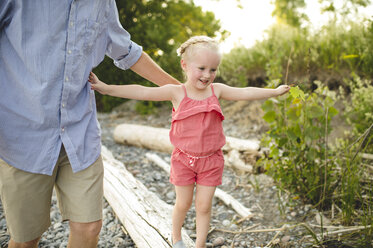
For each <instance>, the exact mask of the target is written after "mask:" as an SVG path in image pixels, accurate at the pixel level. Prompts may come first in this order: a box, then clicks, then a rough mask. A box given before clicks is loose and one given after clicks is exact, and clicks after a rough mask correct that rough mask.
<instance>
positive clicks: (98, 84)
mask: <svg viewBox="0 0 373 248" xmlns="http://www.w3.org/2000/svg"><path fill="white" fill-rule="evenodd" d="M88 81H89V82H90V83H91V89H92V90H95V91H98V92H99V93H101V94H103V95H106V94H107V93H108V85H107V84H105V83H104V82H102V81H100V80H99V79H98V77H97V76H96V75H95V74H94V73H93V72H90V73H89V78H88Z"/></svg>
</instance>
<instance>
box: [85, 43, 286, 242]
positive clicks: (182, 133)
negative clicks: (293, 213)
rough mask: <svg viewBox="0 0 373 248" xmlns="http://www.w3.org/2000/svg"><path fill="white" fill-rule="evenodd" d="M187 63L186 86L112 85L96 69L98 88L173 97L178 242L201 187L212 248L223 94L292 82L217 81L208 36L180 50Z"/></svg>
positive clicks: (215, 55)
mask: <svg viewBox="0 0 373 248" xmlns="http://www.w3.org/2000/svg"><path fill="white" fill-rule="evenodd" d="M178 53H179V54H180V56H181V68H182V69H183V71H184V72H185V74H186V82H185V83H184V84H183V85H171V84H168V85H164V86H162V87H144V86H141V85H107V84H105V83H103V82H101V81H100V80H99V79H98V78H97V77H96V75H95V74H93V73H91V74H90V77H89V81H90V82H91V86H92V89H94V90H96V91H98V92H100V93H101V94H108V95H111V96H117V97H122V98H130V99H137V100H148V101H171V102H172V105H173V109H172V123H171V130H170V140H171V143H172V144H173V145H174V147H175V148H174V150H173V152H172V156H171V172H170V182H171V183H172V184H174V185H175V191H176V203H175V206H174V209H173V213H172V242H173V247H177V248H183V247H185V245H184V243H183V241H182V240H181V228H182V225H183V223H184V219H185V216H186V214H187V212H188V210H189V208H190V206H191V204H192V200H193V192H194V188H196V195H195V208H196V229H197V239H196V247H206V238H207V234H208V230H209V225H210V216H211V205H212V198H213V195H214V193H215V188H216V186H218V185H220V184H221V183H222V174H223V168H224V158H223V153H222V150H221V148H222V147H223V145H224V144H225V136H224V133H223V127H222V121H223V120H224V116H223V112H222V110H221V108H220V104H219V101H218V99H225V100H234V101H239V100H260V99H266V98H269V97H275V96H279V95H282V94H285V93H286V92H288V91H289V89H290V87H289V86H287V85H281V86H279V87H278V88H276V89H264V88H255V87H246V88H236V87H230V86H228V85H224V84H221V83H213V82H214V79H215V76H216V73H217V70H218V66H219V63H220V59H221V54H220V53H219V47H218V43H217V42H216V41H215V40H213V39H211V38H209V37H206V36H195V37H192V38H190V39H189V40H187V41H186V42H185V43H184V44H182V45H181V47H180V48H179V49H178Z"/></svg>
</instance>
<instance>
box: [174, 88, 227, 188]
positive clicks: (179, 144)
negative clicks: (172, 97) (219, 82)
mask: <svg viewBox="0 0 373 248" xmlns="http://www.w3.org/2000/svg"><path fill="white" fill-rule="evenodd" d="M182 87H183V89H184V92H185V96H184V98H183V100H181V102H180V105H179V107H178V109H177V110H176V111H175V109H173V110H172V122H171V130H170V140H171V143H172V144H173V146H174V147H175V148H174V150H173V152H172V156H171V173H170V182H171V183H172V184H174V185H179V186H182V185H190V184H194V183H197V184H200V185H205V186H218V185H220V184H221V183H222V175H223V169H224V157H223V152H222V150H221V148H222V147H223V146H224V144H225V136H224V133H223V125H222V121H223V120H224V115H223V112H222V110H221V107H220V104H219V100H218V98H217V97H216V95H215V93H214V88H213V86H212V84H211V91H212V95H211V96H210V97H208V98H205V99H203V100H194V99H191V98H189V97H188V95H187V92H186V88H185V86H184V85H183V86H182Z"/></svg>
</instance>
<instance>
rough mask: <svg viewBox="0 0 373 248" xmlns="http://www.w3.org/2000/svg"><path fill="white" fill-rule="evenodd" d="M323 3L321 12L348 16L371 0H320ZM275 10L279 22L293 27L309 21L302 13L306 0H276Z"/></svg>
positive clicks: (274, 14) (355, 12)
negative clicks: (338, 2)
mask: <svg viewBox="0 0 373 248" xmlns="http://www.w3.org/2000/svg"><path fill="white" fill-rule="evenodd" d="M318 1H319V3H320V4H321V5H322V7H321V12H322V13H324V12H331V13H334V14H335V15H341V16H346V15H348V14H357V13H358V8H359V7H367V6H368V5H369V4H370V3H371V0H341V1H340V6H338V7H337V6H336V1H334V0H318ZM273 4H274V5H275V10H274V11H273V12H272V15H273V16H276V17H277V19H278V21H279V22H282V23H286V24H288V25H290V26H293V27H300V26H301V24H302V23H303V22H304V21H308V20H309V19H308V16H307V15H306V14H305V13H302V9H304V8H305V7H306V1H305V0H274V2H273Z"/></svg>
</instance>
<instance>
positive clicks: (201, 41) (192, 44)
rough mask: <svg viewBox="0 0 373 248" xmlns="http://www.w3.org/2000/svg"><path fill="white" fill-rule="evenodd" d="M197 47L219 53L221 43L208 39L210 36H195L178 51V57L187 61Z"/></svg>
mask: <svg viewBox="0 0 373 248" xmlns="http://www.w3.org/2000/svg"><path fill="white" fill-rule="evenodd" d="M197 47H205V48H210V49H213V50H216V51H217V52H219V43H218V42H217V41H216V40H214V39H212V38H210V37H208V36H203V35H201V36H193V37H191V38H189V39H188V40H187V41H185V42H184V43H183V44H181V46H180V47H179V48H178V49H177V50H176V52H177V55H178V56H180V57H181V58H182V59H186V58H188V57H189V55H190V54H192V53H193V51H194V49H195V48H197Z"/></svg>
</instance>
